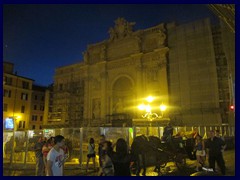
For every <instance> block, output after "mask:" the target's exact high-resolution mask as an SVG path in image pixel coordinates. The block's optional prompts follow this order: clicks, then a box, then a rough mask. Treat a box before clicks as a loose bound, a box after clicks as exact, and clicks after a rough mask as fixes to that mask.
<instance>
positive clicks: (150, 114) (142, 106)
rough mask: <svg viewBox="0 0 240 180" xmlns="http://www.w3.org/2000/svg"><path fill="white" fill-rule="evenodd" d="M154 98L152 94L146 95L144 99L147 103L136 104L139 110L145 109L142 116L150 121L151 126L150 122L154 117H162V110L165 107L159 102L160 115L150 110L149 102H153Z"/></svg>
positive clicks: (165, 107)
mask: <svg viewBox="0 0 240 180" xmlns="http://www.w3.org/2000/svg"><path fill="white" fill-rule="evenodd" d="M153 100H154V97H152V96H148V97H147V98H146V101H147V105H145V104H144V103H142V104H140V105H139V106H138V109H139V110H141V111H145V114H143V115H142V117H143V118H146V119H147V120H148V121H149V122H150V126H151V122H152V121H153V120H154V119H157V118H163V112H164V111H165V110H166V109H167V106H165V105H164V104H161V105H160V111H161V115H159V114H157V113H155V112H152V107H151V102H153Z"/></svg>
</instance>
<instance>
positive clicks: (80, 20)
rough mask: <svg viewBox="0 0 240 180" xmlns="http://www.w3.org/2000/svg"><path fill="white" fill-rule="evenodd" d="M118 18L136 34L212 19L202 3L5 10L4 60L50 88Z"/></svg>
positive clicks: (22, 6)
mask: <svg viewBox="0 0 240 180" xmlns="http://www.w3.org/2000/svg"><path fill="white" fill-rule="evenodd" d="M118 17H124V18H125V19H126V20H127V21H130V22H136V25H135V26H134V30H138V29H145V28H149V27H151V26H155V25H157V24H160V23H163V22H172V21H175V22H177V23H185V22H189V21H193V20H197V19H201V18H205V17H210V18H211V19H215V18H216V16H215V15H214V14H213V13H212V12H211V11H210V10H209V9H208V7H207V6H206V5H203V4H201V5H197V4H194V5H189V4H185V5H184V4H178V5H173V4H171V5H166V4H135V5H130V4H126V5H124V4H121V5H117V4H113V5H109V4H102V5H101V4H95V5H93V4H89V5H87V4H72V5H70V4H67V5H61V4H58V5H57V4H53V5H50V4H47V5H40V4H36V5H26V4H19V5H3V46H4V49H3V55H4V61H9V62H12V63H14V64H15V68H14V71H17V72H18V75H20V76H24V77H28V78H31V79H34V80H35V83H36V84H39V85H49V84H51V83H52V82H53V76H54V71H55V68H57V67H60V66H65V65H70V64H74V63H77V62H80V61H81V60H82V52H83V51H85V50H86V48H87V45H88V44H93V43H97V42H100V41H103V40H104V39H107V38H109V35H108V30H109V28H110V27H113V26H114V21H115V20H116V19H117V18H118Z"/></svg>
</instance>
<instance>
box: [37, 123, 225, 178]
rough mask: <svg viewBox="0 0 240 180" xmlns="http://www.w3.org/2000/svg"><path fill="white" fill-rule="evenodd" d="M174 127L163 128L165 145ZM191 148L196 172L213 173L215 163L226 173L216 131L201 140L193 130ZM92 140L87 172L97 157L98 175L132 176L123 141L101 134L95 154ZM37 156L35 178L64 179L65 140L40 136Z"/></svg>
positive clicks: (129, 157)
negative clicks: (114, 140)
mask: <svg viewBox="0 0 240 180" xmlns="http://www.w3.org/2000/svg"><path fill="white" fill-rule="evenodd" d="M172 138H173V128H172V126H171V124H168V125H167V126H166V127H165V128H164V133H163V137H162V140H163V141H165V143H170V145H171V142H172ZM192 138H193V139H194V144H195V145H194V149H195V153H196V171H200V170H201V169H202V168H203V167H206V162H205V161H206V159H208V166H209V168H212V169H213V170H214V171H216V168H215V163H217V165H218V167H219V168H220V170H221V173H222V175H225V174H226V167H225V162H224V159H223V151H224V149H225V148H226V143H225V141H224V139H223V138H222V137H221V136H220V135H219V130H215V131H214V130H211V131H210V132H209V138H208V139H206V140H204V139H203V138H202V136H201V135H200V134H199V132H198V131H197V129H196V128H195V129H194V130H193V132H192ZM95 147H96V145H95V140H94V138H92V137H91V138H89V142H88V146H87V150H88V151H87V163H86V173H88V169H89V162H90V161H91V160H92V162H93V168H94V170H97V167H96V156H97V155H98V156H99V171H98V175H99V176H131V170H130V169H131V164H132V162H133V161H134V159H133V157H132V154H131V151H130V148H129V147H128V144H127V142H126V140H125V139H123V138H119V139H117V141H116V143H112V142H111V141H109V140H106V137H105V135H100V138H99V144H98V151H97V152H96V149H95ZM34 150H35V156H36V175H37V176H45V175H46V176H63V174H64V173H63V167H64V162H65V161H66V159H67V158H68V154H69V152H68V149H67V146H66V145H65V139H64V137H63V136H61V135H57V136H55V137H50V138H49V139H46V138H42V137H40V138H39V140H38V142H37V143H35V146H34Z"/></svg>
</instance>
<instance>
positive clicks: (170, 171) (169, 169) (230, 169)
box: [3, 150, 235, 176]
mask: <svg viewBox="0 0 240 180" xmlns="http://www.w3.org/2000/svg"><path fill="white" fill-rule="evenodd" d="M224 160H225V163H226V168H227V170H226V176H235V150H227V151H225V152H224ZM161 173H162V174H161V175H162V176H190V175H192V174H194V173H196V171H195V160H193V161H192V160H189V159H187V166H186V167H185V168H184V170H182V171H179V170H178V169H177V167H176V165H175V164H174V163H173V162H169V163H168V164H167V166H166V167H165V168H162V169H161ZM34 175H35V169H33V166H32V168H28V169H24V170H23V169H20V168H19V169H14V170H12V169H10V168H8V166H7V165H5V164H4V166H3V176H34ZM64 175H65V176H97V175H98V172H97V171H94V170H91V169H90V170H89V171H88V172H86V170H85V167H82V168H81V167H76V165H74V166H70V165H66V166H65V169H64ZM157 175H158V174H157V173H156V172H154V167H148V168H147V173H146V176H157ZM209 175H210V174H209ZM132 176H135V175H134V174H133V175H132Z"/></svg>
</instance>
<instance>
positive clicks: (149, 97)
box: [146, 96, 154, 103]
mask: <svg viewBox="0 0 240 180" xmlns="http://www.w3.org/2000/svg"><path fill="white" fill-rule="evenodd" d="M146 100H147V102H149V103H151V102H152V101H153V100H154V97H152V96H148V97H147V98H146Z"/></svg>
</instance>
